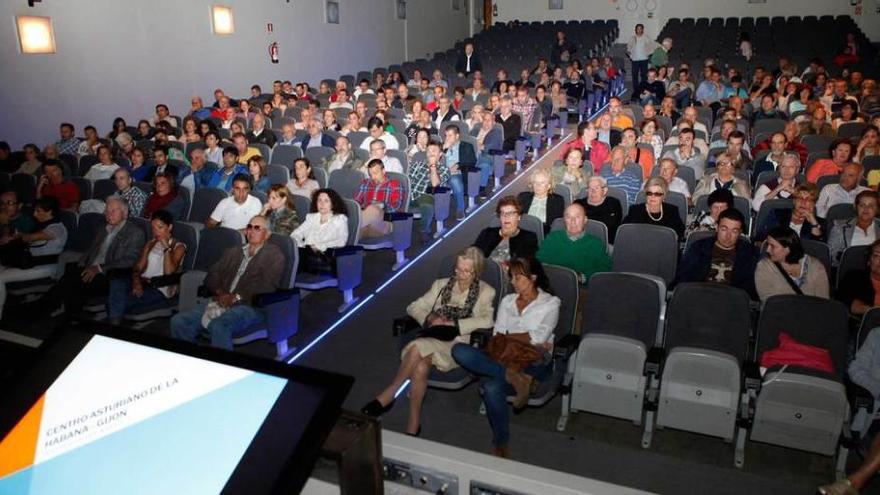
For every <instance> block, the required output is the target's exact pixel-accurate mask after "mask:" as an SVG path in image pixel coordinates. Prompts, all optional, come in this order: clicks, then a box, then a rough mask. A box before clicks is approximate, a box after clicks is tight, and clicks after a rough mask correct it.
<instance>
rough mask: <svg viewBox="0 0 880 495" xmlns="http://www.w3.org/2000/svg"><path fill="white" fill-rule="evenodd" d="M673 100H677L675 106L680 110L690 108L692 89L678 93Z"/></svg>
mask: <svg viewBox="0 0 880 495" xmlns="http://www.w3.org/2000/svg"><path fill="white" fill-rule="evenodd" d="M672 98H673V99H674V100H675V106H676V107H678V108H679V109H682V108H684V107H689V106H690V105H691V88H684V89H683V90H681V91H679V92H678V93H675V96H673V97H672Z"/></svg>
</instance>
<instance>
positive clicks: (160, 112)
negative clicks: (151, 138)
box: [150, 103, 177, 127]
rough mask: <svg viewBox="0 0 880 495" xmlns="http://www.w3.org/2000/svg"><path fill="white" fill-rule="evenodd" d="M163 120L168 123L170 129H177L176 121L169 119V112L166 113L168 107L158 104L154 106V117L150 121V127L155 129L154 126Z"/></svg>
mask: <svg viewBox="0 0 880 495" xmlns="http://www.w3.org/2000/svg"><path fill="white" fill-rule="evenodd" d="M163 120H164V121H165V122H168V124H170V125H171V127H177V120H176V119H174V118H172V117H171V115H170V112H169V111H168V105H165V104H164V103H159V104H158V105H156V115H155V116H154V117H153V118H151V119H150V127H156V124H158V123H159V122H160V121H163Z"/></svg>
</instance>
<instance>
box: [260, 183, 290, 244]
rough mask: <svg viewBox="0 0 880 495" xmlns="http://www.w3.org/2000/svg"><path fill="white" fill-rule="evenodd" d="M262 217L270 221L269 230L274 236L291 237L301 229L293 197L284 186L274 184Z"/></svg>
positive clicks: (270, 189) (261, 213)
mask: <svg viewBox="0 0 880 495" xmlns="http://www.w3.org/2000/svg"><path fill="white" fill-rule="evenodd" d="M260 215H262V216H264V217H266V218H267V219H269V230H270V231H272V233H273V234H278V235H290V234H291V233H292V232H293V231H294V230H296V228H297V227H299V216H297V214H296V209H295V208H294V207H293V197H292V195H291V193H290V191H288V190H287V186H285V185H284V184H273V185H272V187H270V188H269V194H268V201H266V204H265V205H263V211H262V212H260Z"/></svg>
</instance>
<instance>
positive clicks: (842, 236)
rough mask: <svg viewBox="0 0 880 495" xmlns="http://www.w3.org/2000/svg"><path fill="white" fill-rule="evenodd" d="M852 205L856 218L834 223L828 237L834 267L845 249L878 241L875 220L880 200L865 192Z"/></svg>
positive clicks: (879, 232) (878, 225) (879, 224)
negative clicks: (853, 205)
mask: <svg viewBox="0 0 880 495" xmlns="http://www.w3.org/2000/svg"><path fill="white" fill-rule="evenodd" d="M854 204H855V210H856V216H855V217H853V218H850V219H848V220H838V221H837V222H835V224H834V225H833V226H832V227H831V233H830V234H829V235H828V246H829V249H830V251H831V262H832V264H834V265H835V266H836V265H837V264H838V263H839V262H840V256H841V255H842V254H843V252H844V251H845V250H846V248H848V247H851V246H866V245H869V244H871V243H873V242H874V241H875V240H877V239H880V219H878V218H877V213H878V209H880V200H878V197H877V192H876V191H871V190H866V191H862V192H860V193H858V194H857V195H856V199H855V201H854Z"/></svg>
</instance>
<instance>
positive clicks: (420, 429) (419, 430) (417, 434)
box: [404, 425, 422, 437]
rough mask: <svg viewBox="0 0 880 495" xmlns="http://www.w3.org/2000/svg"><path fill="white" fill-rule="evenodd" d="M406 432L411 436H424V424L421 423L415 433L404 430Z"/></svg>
mask: <svg viewBox="0 0 880 495" xmlns="http://www.w3.org/2000/svg"><path fill="white" fill-rule="evenodd" d="M404 433H405V434H406V435H409V436H411V437H420V436H422V425H419V429H418V430H416V432H415V433H409V432H404Z"/></svg>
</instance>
